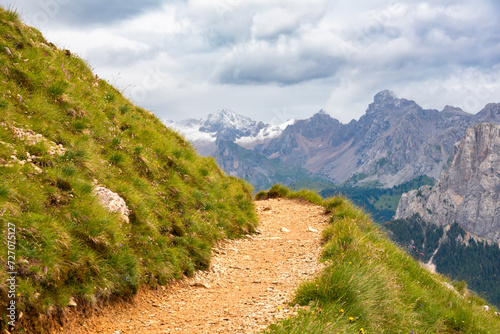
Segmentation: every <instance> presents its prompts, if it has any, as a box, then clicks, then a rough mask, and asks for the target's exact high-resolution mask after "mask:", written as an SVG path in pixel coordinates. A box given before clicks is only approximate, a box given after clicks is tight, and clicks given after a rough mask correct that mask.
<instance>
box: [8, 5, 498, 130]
mask: <svg viewBox="0 0 500 334" xmlns="http://www.w3.org/2000/svg"><path fill="white" fill-rule="evenodd" d="M0 4H1V5H3V6H5V7H9V6H10V7H11V8H14V9H16V10H17V11H18V12H19V13H20V14H21V17H22V19H23V21H24V22H25V23H27V24H30V25H33V26H35V27H37V28H38V29H40V30H41V31H42V32H43V33H44V35H45V36H46V38H47V39H48V40H49V41H51V42H53V43H55V44H56V45H58V46H59V47H61V48H69V49H71V50H72V52H74V53H77V54H79V55H80V56H81V57H82V58H83V59H85V60H87V61H88V63H89V64H90V65H91V66H92V67H93V69H94V71H95V73H97V74H98V75H99V76H100V77H102V78H105V79H106V80H108V81H109V82H110V83H111V84H113V85H115V86H117V87H118V88H119V89H121V90H123V91H124V94H125V95H126V96H128V97H129V98H131V99H132V100H133V101H134V102H135V103H137V104H139V105H141V106H143V107H145V108H147V109H149V110H151V111H153V112H154V113H155V114H156V115H158V116H159V117H160V118H162V119H170V120H180V119H185V118H201V117H204V116H206V115H207V114H209V113H213V112H216V111H217V110H218V109H221V108H229V109H232V110H234V111H236V112H238V113H240V114H243V115H246V116H249V117H252V118H254V119H256V120H262V121H265V122H270V123H280V122H284V121H286V120H287V119H289V118H307V117H310V116H311V115H312V114H314V113H315V112H317V111H318V110H320V109H324V110H325V111H326V112H328V113H329V114H330V115H332V116H333V117H336V118H338V119H339V120H341V121H342V122H348V121H350V120H351V119H353V118H355V119H357V118H359V117H360V116H361V115H363V114H364V112H365V110H366V108H367V106H368V104H369V103H370V102H371V101H372V100H373V96H374V95H375V94H376V93H377V92H379V91H381V90H384V89H390V90H392V91H394V92H395V93H396V95H397V96H398V97H404V98H408V99H413V100H415V101H416V102H417V103H419V104H420V105H421V106H422V107H424V108H434V109H439V110H441V109H442V108H443V107H444V106H445V105H453V106H457V107H461V108H462V109H464V110H465V111H468V112H471V113H476V112H477V111H479V110H480V109H482V107H484V105H485V104H487V103H489V102H500V81H499V78H500V24H499V23H498V17H500V4H499V2H498V1H496V0H476V1H469V0H432V1H431V0H422V1H420V0H413V1H390V0H356V1H353V0H331V1H327V0H184V1H181V0H178V1H176V0H169V1H166V0H141V1H139V0H108V1H100V0H17V1H16V0H0Z"/></svg>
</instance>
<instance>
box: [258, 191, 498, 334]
mask: <svg viewBox="0 0 500 334" xmlns="http://www.w3.org/2000/svg"><path fill="white" fill-rule="evenodd" d="M280 196H281V197H283V198H297V197H299V198H304V199H306V198H310V199H312V201H311V202H313V203H315V204H319V205H323V206H325V208H329V209H328V211H331V212H332V216H331V219H330V225H329V226H328V227H326V228H325V229H324V231H323V241H324V246H323V252H322V257H321V260H322V261H325V262H326V264H327V267H326V269H325V270H324V271H323V272H322V273H321V274H320V275H319V276H318V277H317V278H316V279H314V280H311V281H308V282H305V283H303V284H302V285H301V286H300V287H299V289H298V290H297V292H296V294H295V297H294V300H293V301H292V303H291V304H292V305H294V304H296V303H297V304H300V305H303V306H305V305H309V306H310V307H309V309H307V310H302V311H300V312H299V314H298V315H297V316H293V317H289V318H287V319H285V320H282V321H280V322H278V323H276V324H273V325H271V326H270V328H269V329H268V330H267V331H266V333H412V332H413V333H471V334H472V333H492V334H493V333H498V332H500V318H499V317H497V316H495V315H494V312H495V311H497V310H496V308H495V307H493V306H491V305H490V310H489V311H488V312H486V311H484V310H482V306H483V305H487V303H486V302H485V301H484V300H483V299H481V298H479V297H478V296H476V295H475V294H474V293H472V292H470V291H468V290H467V288H466V286H465V283H464V282H449V280H448V279H447V278H445V277H443V276H441V275H437V274H431V273H430V272H429V271H428V270H426V269H424V268H423V267H422V266H421V265H420V264H419V263H418V262H417V261H415V260H414V259H413V258H411V257H410V256H409V255H407V254H406V253H405V252H404V251H403V250H402V249H400V248H399V247H397V246H396V245H395V244H394V243H393V242H392V241H391V240H390V239H389V238H388V237H387V235H386V234H385V233H384V232H383V231H382V230H381V228H380V227H379V226H377V225H376V224H374V223H373V222H372V220H371V219H370V217H369V215H367V214H366V213H364V211H363V210H361V209H359V208H358V207H356V206H355V205H353V204H352V202H351V201H349V200H346V199H343V198H341V197H335V198H332V199H326V200H323V202H321V201H320V200H318V198H317V197H316V196H314V193H310V192H302V193H301V194H299V193H297V192H292V191H290V190H288V189H286V188H284V187H282V186H280V185H276V186H274V187H273V188H271V189H270V190H269V191H268V192H265V191H264V192H260V193H259V194H258V196H257V197H258V198H261V199H263V198H269V197H280ZM444 283H453V284H454V286H455V289H456V290H455V291H453V290H450V289H448V288H446V287H445V284H444Z"/></svg>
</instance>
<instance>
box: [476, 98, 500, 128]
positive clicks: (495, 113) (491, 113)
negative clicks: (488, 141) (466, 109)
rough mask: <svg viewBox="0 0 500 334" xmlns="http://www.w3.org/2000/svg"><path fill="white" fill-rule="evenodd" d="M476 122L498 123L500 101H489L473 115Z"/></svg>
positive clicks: (499, 121)
mask: <svg viewBox="0 0 500 334" xmlns="http://www.w3.org/2000/svg"><path fill="white" fill-rule="evenodd" d="M474 121H475V122H476V123H496V124H499V123H500V103H489V104H487V105H486V107H484V108H483V110H481V111H480V112H478V113H477V114H476V115H474Z"/></svg>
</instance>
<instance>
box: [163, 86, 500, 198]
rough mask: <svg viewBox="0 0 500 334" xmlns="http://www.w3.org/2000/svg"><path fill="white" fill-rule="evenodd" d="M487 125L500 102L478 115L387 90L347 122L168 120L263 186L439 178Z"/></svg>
mask: <svg viewBox="0 0 500 334" xmlns="http://www.w3.org/2000/svg"><path fill="white" fill-rule="evenodd" d="M483 122H484V123H497V124H499V123H500V104H499V103H491V104H488V105H487V106H486V107H485V108H483V109H482V110H481V111H479V112H478V113H477V114H470V113H467V112H465V111H463V110H461V109H460V108H456V107H452V106H446V107H445V108H444V109H443V110H441V111H439V110H436V109H423V108H422V107H420V106H419V105H418V104H417V103H416V102H415V101H412V100H407V99H404V98H398V97H396V95H395V94H394V93H393V92H391V91H388V90H385V91H382V92H380V93H378V94H376V95H375V97H374V100H373V103H371V104H370V105H369V106H368V108H367V110H366V112H365V114H364V115H363V116H362V117H361V118H360V119H359V120H352V121H351V122H349V123H347V124H343V123H341V122H340V121H338V120H337V119H334V118H332V117H331V116H330V115H329V114H328V113H326V112H325V111H323V110H321V111H319V112H318V113H316V114H314V115H313V116H312V117H310V118H309V119H305V120H290V121H288V122H286V123H283V124H280V125H270V124H265V123H263V122H257V121H254V120H252V119H250V118H248V117H244V116H241V115H238V114H236V113H235V112H233V111H230V110H221V111H219V112H218V113H217V114H214V115H209V116H208V117H207V118H204V119H200V120H193V119H191V120H186V121H182V122H178V123H175V122H167V125H168V126H170V127H172V128H174V129H176V130H177V131H179V132H180V133H181V134H183V135H184V136H185V137H186V138H187V139H188V140H190V141H191V142H192V143H193V145H194V146H195V147H196V148H197V149H198V151H199V152H200V153H201V154H203V155H210V156H213V157H215V158H216V160H217V162H218V163H219V165H220V166H221V167H222V168H223V169H224V170H225V171H226V172H227V173H228V174H230V175H234V176H238V177H242V178H245V179H247V180H248V181H249V182H250V183H252V184H253V186H254V187H255V188H256V189H257V190H258V189H261V188H266V187H269V186H270V185H272V184H274V183H276V182H282V183H284V184H286V185H292V184H294V183H296V182H297V181H301V180H304V179H307V180H308V181H320V182H326V183H328V182H330V183H333V184H342V183H347V184H350V185H358V186H378V187H387V188H390V187H392V186H395V185H399V184H402V183H404V182H407V181H410V180H412V179H414V178H416V177H418V176H421V175H425V176H429V177H432V178H435V179H437V178H438V177H439V175H440V174H441V172H442V171H443V170H444V169H445V168H446V166H447V165H448V164H449V163H450V159H451V156H452V154H453V148H454V145H455V143H456V142H457V141H459V140H460V138H461V137H462V136H463V135H464V134H465V131H466V129H467V128H469V127H470V126H471V125H473V124H477V123H483ZM256 161H259V163H256Z"/></svg>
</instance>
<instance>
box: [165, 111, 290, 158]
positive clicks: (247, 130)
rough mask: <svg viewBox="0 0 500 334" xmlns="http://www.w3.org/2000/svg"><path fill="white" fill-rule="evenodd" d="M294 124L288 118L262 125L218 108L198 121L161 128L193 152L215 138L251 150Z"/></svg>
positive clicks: (182, 122)
mask: <svg viewBox="0 0 500 334" xmlns="http://www.w3.org/2000/svg"><path fill="white" fill-rule="evenodd" d="M294 122H295V120H294V119H291V120H289V121H287V122H285V123H283V124H280V125H271V124H265V123H263V122H257V121H254V120H252V119H251V118H249V117H245V116H242V115H239V114H237V113H235V112H234V111H231V110H228V109H222V110H220V111H219V112H217V113H216V114H210V115H208V116H207V117H206V118H203V119H199V120H196V119H188V120H184V121H180V122H173V121H164V123H165V125H167V126H168V127H170V128H172V129H174V130H176V131H178V132H179V133H181V134H182V135H183V136H184V137H185V138H186V139H187V140H188V141H190V142H191V143H193V145H194V146H195V147H196V148H197V149H198V148H201V147H204V148H206V147H208V146H207V145H208V144H209V143H215V142H216V140H217V139H219V140H226V141H231V142H234V143H236V144H238V145H240V146H243V147H245V148H253V147H254V146H255V145H257V144H262V143H263V142H265V141H266V140H269V139H273V138H276V137H278V136H279V135H281V133H282V132H283V130H285V129H286V127H287V126H289V125H292V124H294Z"/></svg>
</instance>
